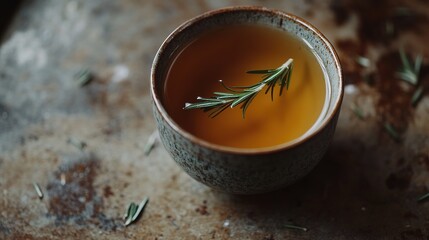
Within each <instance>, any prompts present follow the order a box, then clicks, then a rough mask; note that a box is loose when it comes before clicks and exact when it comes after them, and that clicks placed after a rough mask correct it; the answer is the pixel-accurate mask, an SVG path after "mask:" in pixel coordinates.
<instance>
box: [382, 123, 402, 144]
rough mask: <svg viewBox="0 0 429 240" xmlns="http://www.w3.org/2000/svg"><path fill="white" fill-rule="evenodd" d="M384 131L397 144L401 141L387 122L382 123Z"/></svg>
mask: <svg viewBox="0 0 429 240" xmlns="http://www.w3.org/2000/svg"><path fill="white" fill-rule="evenodd" d="M384 129H385V130H386V132H387V133H388V134H389V135H390V137H392V138H393V140H395V141H397V142H399V141H400V140H401V136H400V135H399V133H398V132H397V131H396V129H395V128H394V127H393V126H392V124H390V123H388V122H386V123H384Z"/></svg>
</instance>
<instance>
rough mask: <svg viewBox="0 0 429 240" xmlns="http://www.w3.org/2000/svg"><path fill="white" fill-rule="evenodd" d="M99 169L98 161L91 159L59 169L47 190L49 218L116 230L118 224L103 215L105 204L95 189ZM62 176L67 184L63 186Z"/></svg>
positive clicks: (89, 157)
mask: <svg viewBox="0 0 429 240" xmlns="http://www.w3.org/2000/svg"><path fill="white" fill-rule="evenodd" d="M98 168H99V161H98V160H97V159H96V158H95V157H94V156H92V155H89V156H87V157H82V158H81V159H79V160H76V161H70V162H66V163H64V164H62V165H60V166H59V169H58V170H56V171H55V172H54V174H53V175H54V177H53V179H51V181H50V182H49V183H48V185H47V187H46V189H47V195H48V196H49V215H52V216H54V217H55V218H56V220H57V222H59V223H61V222H67V221H72V222H74V223H76V224H78V225H85V224H87V223H92V224H94V225H96V226H98V227H100V228H102V229H104V230H114V229H116V227H117V225H118V223H116V221H115V220H114V219H109V218H107V217H106V216H105V215H104V214H103V213H102V211H103V207H104V206H103V201H102V198H101V197H99V196H97V193H96V189H95V188H94V185H93V184H94V180H95V177H96V176H97V169H98ZM62 175H63V176H64V178H65V180H66V182H65V184H64V185H63V184H62V183H61V176H62Z"/></svg>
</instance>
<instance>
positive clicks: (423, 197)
mask: <svg viewBox="0 0 429 240" xmlns="http://www.w3.org/2000/svg"><path fill="white" fill-rule="evenodd" d="M428 198H429V193H426V194H425V195H423V196H421V197H419V198H418V199H417V202H422V201H424V200H426V199H428Z"/></svg>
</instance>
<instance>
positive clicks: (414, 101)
mask: <svg viewBox="0 0 429 240" xmlns="http://www.w3.org/2000/svg"><path fill="white" fill-rule="evenodd" d="M422 96H423V86H420V87H418V88H417V89H416V91H414V93H413V96H412V97H411V104H412V105H413V107H415V106H417V103H419V101H420V99H421V98H422Z"/></svg>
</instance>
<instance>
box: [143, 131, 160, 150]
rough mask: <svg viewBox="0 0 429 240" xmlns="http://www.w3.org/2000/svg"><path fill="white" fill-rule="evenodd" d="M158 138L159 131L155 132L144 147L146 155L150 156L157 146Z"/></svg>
mask: <svg viewBox="0 0 429 240" xmlns="http://www.w3.org/2000/svg"><path fill="white" fill-rule="evenodd" d="M157 137H158V131H154V132H153V133H152V134H151V135H150V136H149V139H148V140H147V143H146V145H145V146H144V150H143V152H144V155H145V156H149V154H150V152H152V150H153V149H154V148H155V145H156V139H157Z"/></svg>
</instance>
